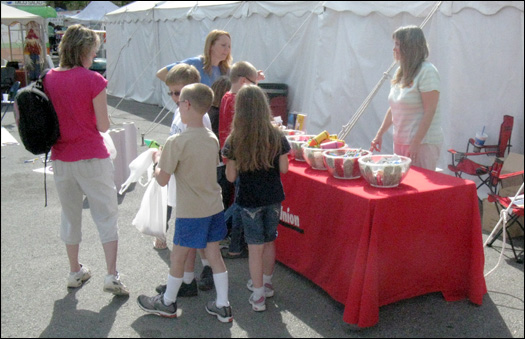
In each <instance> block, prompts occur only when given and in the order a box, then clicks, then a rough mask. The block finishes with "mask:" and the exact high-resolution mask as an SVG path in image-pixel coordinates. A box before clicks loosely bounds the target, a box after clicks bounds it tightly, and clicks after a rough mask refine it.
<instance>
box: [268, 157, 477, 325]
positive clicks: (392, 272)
mask: <svg viewBox="0 0 525 339" xmlns="http://www.w3.org/2000/svg"><path fill="white" fill-rule="evenodd" d="M282 181H283V185H284V190H285V194H286V199H285V200H284V201H283V203H282V209H281V223H280V225H279V227H278V232H279V235H278V237H277V240H276V249H277V260H278V261H279V262H281V263H283V264H284V265H286V266H288V267H290V268H292V269H293V270H295V271H297V272H299V273H301V274H302V275H304V276H305V277H307V278H308V279H310V280H311V281H313V282H314V283H315V284H317V285H318V286H320V287H321V288H323V289H324V290H325V291H326V292H327V293H328V294H329V295H330V296H332V297H333V298H334V299H335V300H337V301H338V302H341V303H343V304H344V305H345V311H344V314H343V320H344V321H345V322H347V323H351V324H357V325H358V326H360V327H369V326H373V325H375V324H376V323H377V322H378V320H379V307H380V306H383V305H386V304H390V303H393V302H396V301H399V300H402V299H407V298H411V297H415V296H418V295H422V294H427V293H431V292H442V294H443V296H444V297H445V299H446V300H447V301H455V300H460V299H465V298H468V299H469V300H470V301H471V302H473V303H475V304H478V305H481V304H482V299H483V295H484V294H486V293H487V287H486V284H485V278H484V276H483V267H484V261H485V258H484V252H483V239H482V234H481V220H480V215H479V208H478V198H477V193H476V185H475V183H474V182H472V181H469V180H463V179H458V178H455V177H453V176H450V175H446V174H441V173H436V172H432V171H428V170H425V169H421V168H418V167H412V168H410V170H409V173H408V174H407V176H406V177H405V179H404V180H403V182H402V183H401V185H400V186H398V187H396V188H383V189H380V188H374V187H372V186H370V185H369V184H368V183H367V182H366V181H365V180H364V179H363V178H360V179H354V180H339V179H335V178H333V177H331V176H330V175H329V174H328V172H326V171H317V170H313V169H311V168H310V167H309V166H308V165H307V164H306V163H299V162H295V161H292V162H290V170H289V172H288V173H287V174H284V175H282Z"/></svg>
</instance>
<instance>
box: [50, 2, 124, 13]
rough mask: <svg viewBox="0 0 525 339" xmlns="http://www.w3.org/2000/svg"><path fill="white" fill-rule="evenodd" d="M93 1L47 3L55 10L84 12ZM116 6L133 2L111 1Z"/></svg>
mask: <svg viewBox="0 0 525 339" xmlns="http://www.w3.org/2000/svg"><path fill="white" fill-rule="evenodd" d="M90 2H91V1H47V5H48V6H51V7H53V8H63V9H65V10H67V11H75V10H82V9H84V8H86V6H87V5H89V3H90ZM111 2H112V3H114V4H115V5H117V6H119V7H122V6H126V5H127V4H130V3H132V2H133V1H111Z"/></svg>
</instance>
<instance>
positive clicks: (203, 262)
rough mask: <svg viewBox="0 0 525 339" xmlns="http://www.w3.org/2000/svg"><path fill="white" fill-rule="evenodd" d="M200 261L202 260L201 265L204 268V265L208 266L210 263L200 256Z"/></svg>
mask: <svg viewBox="0 0 525 339" xmlns="http://www.w3.org/2000/svg"><path fill="white" fill-rule="evenodd" d="M201 262H202V267H203V268H204V266H210V263H209V262H208V259H202V258H201Z"/></svg>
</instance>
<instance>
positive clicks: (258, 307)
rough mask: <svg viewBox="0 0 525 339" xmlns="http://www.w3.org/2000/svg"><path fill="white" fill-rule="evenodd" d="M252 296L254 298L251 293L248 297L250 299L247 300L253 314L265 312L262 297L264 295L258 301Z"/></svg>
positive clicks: (253, 294)
mask: <svg viewBox="0 0 525 339" xmlns="http://www.w3.org/2000/svg"><path fill="white" fill-rule="evenodd" d="M254 296H255V293H252V295H250V299H248V301H249V302H250V304H252V309H253V310H254V311H255V312H262V311H266V298H265V297H264V295H262V296H261V297H260V298H259V300H255V298H254Z"/></svg>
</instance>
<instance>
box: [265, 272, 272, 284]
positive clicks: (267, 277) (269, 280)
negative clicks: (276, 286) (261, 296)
mask: <svg viewBox="0 0 525 339" xmlns="http://www.w3.org/2000/svg"><path fill="white" fill-rule="evenodd" d="M272 277H273V274H272V275H265V274H263V285H266V284H270V285H271V284H272Z"/></svg>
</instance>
